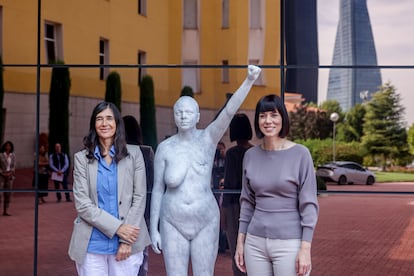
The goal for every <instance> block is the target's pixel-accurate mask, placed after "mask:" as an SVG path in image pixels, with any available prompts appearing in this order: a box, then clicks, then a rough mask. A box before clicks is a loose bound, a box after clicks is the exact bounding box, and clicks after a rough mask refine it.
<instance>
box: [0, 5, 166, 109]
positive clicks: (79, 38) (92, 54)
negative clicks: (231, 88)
mask: <svg viewBox="0 0 414 276" xmlns="http://www.w3.org/2000/svg"><path fill="white" fill-rule="evenodd" d="M0 5H1V6H2V7H3V15H4V16H3V63H4V64H6V65H7V64H33V65H35V64H36V62H37V51H36V48H37V47H36V45H37V1H33V0H21V1H14V0H2V1H0ZM168 15H169V14H168V5H166V1H164V0H151V1H148V2H147V16H141V15H139V14H138V9H137V1H121V0H111V1H108V0H88V1H83V0H71V1H56V0H43V1H42V15H41V17H42V20H41V47H40V54H41V60H40V62H41V63H42V64H45V62H46V51H45V45H44V23H45V20H46V21H50V22H54V23H59V24H62V28H63V31H62V32H63V56H64V58H63V60H64V62H65V64H68V65H83V66H85V67H83V68H79V67H72V68H70V75H71V79H72V86H71V95H72V96H84V97H93V98H103V97H104V94H105V80H99V68H97V67H87V66H88V65H94V66H95V65H98V64H99V39H100V38H105V39H108V40H109V49H110V50H109V59H110V62H109V64H112V65H130V66H131V68H111V69H110V71H118V72H119V73H120V75H121V82H122V93H123V94H122V99H123V100H124V101H132V102H138V100H139V87H138V69H137V68H136V67H132V66H134V65H137V60H138V51H139V50H141V51H145V52H146V53H147V63H148V64H165V63H167V61H168V53H169V52H168V48H169V43H168V38H169V36H168V28H166V26H167V23H168ZM50 73H51V68H43V69H41V86H40V90H41V93H48V91H49V86H50ZM147 73H148V74H150V75H152V77H153V78H154V82H155V83H156V89H157V90H158V91H160V92H161V93H159V94H160V95H162V94H164V93H165V92H166V91H167V87H168V82H167V79H168V74H166V73H165V70H164V71H163V70H153V69H148V70H147ZM4 77H5V89H6V91H13V92H25V93H27V92H29V93H34V92H35V89H36V68H35V67H33V68H29V67H28V68H22V67H18V68H16V67H14V68H11V67H7V68H6V70H5V75H4ZM22 80H24V81H22ZM157 95H158V94H156V96H157Z"/></svg>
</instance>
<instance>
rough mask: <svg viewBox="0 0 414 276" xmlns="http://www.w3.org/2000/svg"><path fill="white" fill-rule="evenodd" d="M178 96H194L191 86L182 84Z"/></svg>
mask: <svg viewBox="0 0 414 276" xmlns="http://www.w3.org/2000/svg"><path fill="white" fill-rule="evenodd" d="M180 96H190V97H192V98H194V92H193V88H191V87H190V86H184V87H183V89H181V95H180Z"/></svg>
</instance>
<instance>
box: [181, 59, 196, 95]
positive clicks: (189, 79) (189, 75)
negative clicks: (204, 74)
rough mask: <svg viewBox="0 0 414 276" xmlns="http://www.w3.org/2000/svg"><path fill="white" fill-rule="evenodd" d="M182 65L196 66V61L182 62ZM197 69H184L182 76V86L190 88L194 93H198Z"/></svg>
mask: <svg viewBox="0 0 414 276" xmlns="http://www.w3.org/2000/svg"><path fill="white" fill-rule="evenodd" d="M184 65H197V61H194V60H191V61H184ZM199 74H200V73H199V69H198V68H196V67H184V68H183V75H182V81H183V84H182V86H183V87H184V86H190V87H191V88H192V89H193V92H194V93H199V92H200V77H199Z"/></svg>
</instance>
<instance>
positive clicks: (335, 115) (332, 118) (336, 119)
mask: <svg viewBox="0 0 414 276" xmlns="http://www.w3.org/2000/svg"><path fill="white" fill-rule="evenodd" d="M329 119H331V121H332V123H333V134H332V136H333V140H332V157H333V161H334V162H335V155H336V149H335V132H336V129H335V127H336V122H337V121H338V119H339V114H338V113H336V112H333V113H331V116H330V117H329Z"/></svg>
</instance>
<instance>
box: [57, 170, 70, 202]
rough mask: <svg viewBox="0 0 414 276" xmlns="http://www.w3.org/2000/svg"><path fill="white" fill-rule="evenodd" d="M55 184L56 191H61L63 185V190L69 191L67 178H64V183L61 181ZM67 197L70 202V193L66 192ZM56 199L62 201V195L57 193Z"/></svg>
mask: <svg viewBox="0 0 414 276" xmlns="http://www.w3.org/2000/svg"><path fill="white" fill-rule="evenodd" d="M54 182H55V189H56V190H59V189H60V185H61V184H62V189H63V190H67V189H68V180H67V178H66V176H64V177H63V181H62V182H59V181H54ZM65 197H66V200H67V201H69V200H70V194H69V192H65ZM56 198H57V200H58V201H61V200H62V195H61V193H60V192H56Z"/></svg>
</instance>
